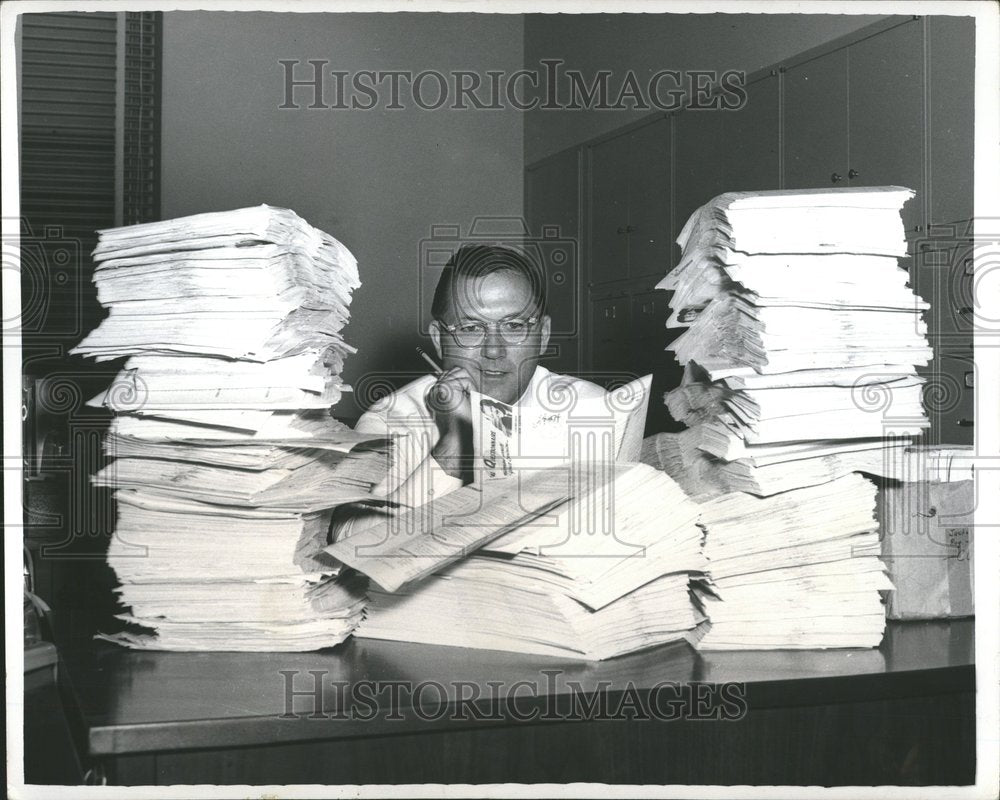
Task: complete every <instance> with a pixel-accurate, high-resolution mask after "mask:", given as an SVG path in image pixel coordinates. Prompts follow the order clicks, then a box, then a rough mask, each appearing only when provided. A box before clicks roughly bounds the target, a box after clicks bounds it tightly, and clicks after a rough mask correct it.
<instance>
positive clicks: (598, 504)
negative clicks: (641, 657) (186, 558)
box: [328, 464, 705, 660]
mask: <svg viewBox="0 0 1000 800" xmlns="http://www.w3.org/2000/svg"><path fill="white" fill-rule="evenodd" d="M439 503H443V504H444V505H443V506H439ZM434 506H435V508H434V510H433V513H432V514H431V515H428V514H427V513H426V511H421V510H420V509H417V510H415V511H414V512H410V514H409V515H408V516H404V518H402V519H401V520H397V523H396V524H402V525H403V528H404V530H407V531H409V534H408V535H407V536H403V537H400V536H398V535H397V536H396V538H395V539H394V538H393V536H392V533H391V532H390V531H388V530H382V529H371V530H370V531H369V532H366V534H361V535H355V536H351V537H350V538H348V539H345V540H343V541H341V542H338V543H337V544H335V545H333V546H332V547H331V548H328V552H330V553H332V554H333V555H335V556H336V557H337V558H339V559H341V560H344V561H346V562H348V563H350V564H351V565H352V566H354V567H355V568H356V569H358V570H360V571H362V572H365V573H366V574H368V575H369V576H370V577H371V578H372V581H373V583H374V584H376V586H374V587H373V588H372V589H371V590H370V592H369V594H370V598H371V605H370V607H369V610H368V612H367V615H366V619H365V621H364V622H363V623H362V624H361V625H360V626H359V628H358V630H357V632H356V635H357V636H361V637H369V638H376V639H395V640H400V641H417V642H426V643H431V644H441V645H452V646H457V647H474V648H484V649H492V650H510V651H515V652H522V653H537V654H544V655H560V656H570V657H573V658H584V659H592V660H599V659H605V658H611V657H613V656H617V655H622V654H624V653H629V652H633V651H635V650H641V649H644V648H647V647H651V646H654V645H658V644H663V643H665V642H670V641H675V640H677V639H681V638H684V637H685V636H687V635H688V634H689V632H690V631H691V630H692V629H693V628H694V627H695V626H696V625H697V624H698V623H699V622H700V621H702V620H703V619H704V617H703V615H702V614H700V613H699V612H698V611H697V610H696V609H695V608H694V607H693V605H692V603H691V600H690V596H689V589H688V583H689V580H691V579H692V578H694V579H697V578H700V577H701V575H702V574H703V571H704V567H705V562H704V557H703V555H702V553H701V538H702V532H701V530H700V529H699V528H698V526H697V525H696V524H695V523H696V518H697V516H698V513H699V509H698V507H697V505H696V504H694V503H693V502H691V501H690V500H689V499H688V498H687V497H686V496H685V495H684V492H683V491H682V490H681V489H680V487H679V486H677V485H676V484H675V483H674V482H673V481H672V480H671V479H670V478H669V477H668V476H667V475H665V474H664V473H662V472H658V471H656V470H654V469H651V468H649V467H647V466H645V465H634V464H633V465H627V464H589V465H578V466H577V468H576V469H575V470H569V469H566V468H553V469H547V470H540V471H538V472H537V473H534V474H532V475H530V476H529V477H526V478H524V479H521V480H515V481H509V482H501V483H497V484H491V483H489V482H487V483H485V484H483V486H482V488H481V489H478V488H475V487H471V486H470V487H466V488H464V489H461V490H459V491H457V492H453V493H452V494H450V495H448V496H447V497H444V498H441V500H440V501H437V500H436V501H435V502H434ZM431 531H433V533H431ZM470 553H472V555H469V554H470ZM404 556H405V557H404ZM464 556H468V557H465V558H464V559H463V560H459V559H460V558H462V557H464ZM431 573H432V574H431ZM428 575H429V577H426V576H428Z"/></svg>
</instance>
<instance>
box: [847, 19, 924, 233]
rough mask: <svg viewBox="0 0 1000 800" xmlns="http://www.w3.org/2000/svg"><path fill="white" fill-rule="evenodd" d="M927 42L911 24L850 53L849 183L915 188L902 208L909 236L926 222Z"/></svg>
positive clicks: (867, 41)
mask: <svg viewBox="0 0 1000 800" xmlns="http://www.w3.org/2000/svg"><path fill="white" fill-rule="evenodd" d="M923 41H924V40H923V26H922V25H921V23H920V22H918V21H911V22H907V23H904V24H903V25H900V26H899V27H897V28H892V29H891V30H888V31H886V32H885V33H881V34H879V35H878V36H872V37H870V38H868V39H863V40H862V41H860V42H858V43H857V44H853V45H851V46H850V47H849V48H848V50H847V52H848V74H849V76H850V77H849V80H848V87H849V96H850V103H849V108H850V133H849V136H850V164H849V166H848V169H849V172H848V178H849V183H850V185H851V186H906V187H908V188H910V189H913V190H914V191H915V192H916V193H917V194H916V197H914V199H913V200H910V201H909V202H908V203H907V204H906V206H905V207H904V208H903V222H904V224H905V225H906V230H907V231H915V230H916V226H917V225H921V226H922V225H923V223H924V202H925V199H926V198H925V194H924V49H923ZM851 175H854V177H853V178H851V177H850V176H851Z"/></svg>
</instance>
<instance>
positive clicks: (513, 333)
mask: <svg viewBox="0 0 1000 800" xmlns="http://www.w3.org/2000/svg"><path fill="white" fill-rule="evenodd" d="M536 322H538V317H529V318H528V319H504V320H500V322H494V323H486V322H463V323H461V324H459V325H448V324H446V323H444V322H441V321H440V320H438V324H439V325H440V326H441V327H442V328H444V329H445V330H446V331H448V333H450V334H451V335H452V338H453V339H454V340H455V343H456V344H457V345H458V346H459V347H479V346H480V345H481V344H482V343H483V342H484V341H486V332H487V330H488V329H489V328H496V330H497V333H499V334H500V338H501V339H502V340H503V341H504V344H510V345H517V344H523V343H524V340H525V339H527V338H528V334H529V333H530V332H531V326H532V325H534V324H535V323H536Z"/></svg>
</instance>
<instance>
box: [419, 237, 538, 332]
mask: <svg viewBox="0 0 1000 800" xmlns="http://www.w3.org/2000/svg"><path fill="white" fill-rule="evenodd" d="M505 271H506V272H513V273H514V274H515V275H520V276H521V277H523V278H524V279H525V280H527V281H528V285H529V286H530V287H531V296H532V299H533V300H534V306H535V307H537V308H538V315H539V316H541V315H543V314H545V313H546V311H545V310H546V299H547V298H546V293H545V276H544V274H543V273H542V271H541V269H539V268H538V267H537V266H536V265H535V264H533V263H532V262H531V261H530V260H529V259H528V258H527V257H526V256H525V255H524V254H523V253H521V252H519V251H517V250H514V249H512V248H510V247H501V246H499V245H482V244H476V245H468V244H467V245H463V246H462V247H460V248H458V250H456V251H455V253H454V254H453V255H452V257H451V258H449V259H448V263H447V264H446V265H445V267H444V270H443V271H442V272H441V277H439V278H438V282H437V288H435V290H434V299H433V301H432V302H431V316H432V317H434V319H437V320H440V319H442V318H443V317H444V314H445V313H446V312H447V310H448V306H449V304H450V303H451V302H452V301H453V300H454V299H455V290H454V287H455V284H456V282H457V281H458V279H459V278H465V279H470V278H485V277H486V276H487V275H492V274H493V273H494V272H505Z"/></svg>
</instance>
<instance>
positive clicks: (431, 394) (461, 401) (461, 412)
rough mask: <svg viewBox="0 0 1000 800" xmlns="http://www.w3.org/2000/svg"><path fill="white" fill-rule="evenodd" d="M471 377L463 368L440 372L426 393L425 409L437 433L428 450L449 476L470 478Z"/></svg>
mask: <svg viewBox="0 0 1000 800" xmlns="http://www.w3.org/2000/svg"><path fill="white" fill-rule="evenodd" d="M472 389H473V383H472V377H471V376H470V375H469V373H468V372H467V371H466V369H465V368H464V367H452V368H451V369H449V370H448V371H447V372H443V373H442V374H441V376H440V377H439V378H438V379H437V382H436V383H435V384H434V385H433V386H431V388H430V389H429V390H428V392H427V407H428V408H429V409H430V411H431V414H432V415H433V417H434V424H435V425H437V428H438V432H439V433H440V434H441V437H440V439H438V443H437V444H436V445H435V446H434V449H433V450H432V451H431V455H432V456H433V457H434V460H435V461H437V462H438V464H439V465H440V466H441V469H443V470H444V471H445V472H447V473H448V474H449V475H451V476H453V477H456V478H461V479H462V480H463V481H466V482H467V483H468V482H470V481H471V478H472V397H471V392H472Z"/></svg>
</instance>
